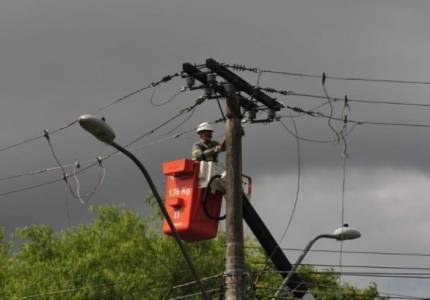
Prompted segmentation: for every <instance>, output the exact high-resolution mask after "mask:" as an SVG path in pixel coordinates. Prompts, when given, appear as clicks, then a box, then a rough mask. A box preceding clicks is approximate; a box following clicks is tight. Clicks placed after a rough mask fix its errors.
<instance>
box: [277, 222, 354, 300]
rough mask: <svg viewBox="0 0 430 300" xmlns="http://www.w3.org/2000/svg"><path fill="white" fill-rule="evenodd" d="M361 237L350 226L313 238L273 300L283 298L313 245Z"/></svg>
mask: <svg viewBox="0 0 430 300" xmlns="http://www.w3.org/2000/svg"><path fill="white" fill-rule="evenodd" d="M360 236H361V233H360V232H359V231H358V230H355V229H352V228H349V227H348V226H343V227H341V228H338V229H336V230H335V231H334V232H333V233H331V234H329V233H324V234H320V235H317V236H316V237H315V238H313V239H312V240H311V241H310V242H309V243H308V244H307V245H306V247H305V249H304V250H303V253H302V254H301V255H300V257H299V258H298V259H297V261H296V263H295V264H294V266H293V268H292V269H291V270H290V271H289V272H288V276H287V277H286V278H285V279H284V281H283V282H282V284H281V286H280V287H279V289H278V290H277V291H276V293H275V295H274V296H273V298H272V299H278V298H279V297H281V294H282V293H283V292H284V291H285V290H286V289H287V286H288V282H289V281H290V279H291V277H292V276H293V274H294V273H295V272H296V270H297V268H298V267H299V265H300V264H301V263H302V261H303V259H304V258H305V256H306V254H307V253H308V252H309V250H310V249H311V247H312V246H313V244H314V243H315V242H316V241H317V240H319V239H334V240H338V241H345V240H354V239H358V238H359V237H360Z"/></svg>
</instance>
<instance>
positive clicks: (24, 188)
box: [0, 103, 223, 197]
mask: <svg viewBox="0 0 430 300" xmlns="http://www.w3.org/2000/svg"><path fill="white" fill-rule="evenodd" d="M196 105H199V103H196V104H194V105H192V106H189V107H186V108H184V109H182V110H180V111H179V113H177V114H175V115H174V116H172V117H171V118H169V119H168V120H167V121H165V122H163V123H161V124H160V125H158V126H156V127H155V128H153V129H151V130H149V131H147V132H146V133H144V134H142V135H140V136H138V137H137V138H135V139H134V140H132V141H131V142H129V143H128V144H126V145H125V147H126V148H128V147H130V146H131V145H133V144H135V143H137V142H138V141H140V140H141V139H143V138H145V137H147V136H150V135H152V134H154V133H155V132H156V131H158V130H159V129H160V128H162V127H164V126H166V125H167V124H169V123H170V122H172V121H173V120H175V119H176V118H178V117H179V116H180V115H182V114H184V113H185V112H187V111H190V110H192V109H193V108H194V106H196ZM222 121H223V119H217V120H215V121H212V122H211V124H215V123H219V122H222ZM195 129H196V128H192V129H190V130H186V131H184V132H181V133H177V134H174V135H172V136H169V137H164V138H162V139H160V140H158V141H155V142H151V143H148V144H147V145H144V146H142V147H145V146H148V145H154V144H156V143H159V142H163V141H166V140H169V139H172V138H179V137H181V136H183V135H184V134H188V133H191V132H194V131H195ZM142 147H138V148H136V149H140V148H142ZM118 154H119V152H118V151H113V152H111V153H110V154H108V155H105V156H102V157H101V160H102V161H104V160H106V159H109V158H110V157H113V156H116V155H118ZM86 163H90V165H88V166H87V167H85V168H80V170H79V171H77V172H76V174H80V173H81V172H85V171H86V170H88V169H90V168H92V167H95V166H97V165H98V162H97V161H96V160H89V161H86ZM69 166H73V164H70V165H67V167H69ZM64 168H65V166H64V165H61V166H58V167H53V168H47V169H43V170H36V171H31V172H26V173H23V174H18V175H12V176H9V177H5V178H4V180H6V179H11V178H17V177H21V176H27V175H36V174H41V173H45V172H49V171H52V170H58V169H64ZM64 173H65V171H64V172H63V175H64ZM71 176H72V175H71V174H66V179H67V178H69V177H71ZM62 180H64V179H63V178H60V179H55V180H51V181H47V182H44V183H40V184H35V185H30V186H26V187H23V188H20V189H16V190H11V191H8V192H3V193H0V197H4V196H8V195H12V194H16V193H20V192H24V191H28V190H32V189H36V188H39V187H43V186H47V185H51V184H54V183H58V182H60V181H62Z"/></svg>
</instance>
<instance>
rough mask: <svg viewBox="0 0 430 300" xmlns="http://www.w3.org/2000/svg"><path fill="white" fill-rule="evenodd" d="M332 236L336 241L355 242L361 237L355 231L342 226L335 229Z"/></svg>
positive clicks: (358, 232)
mask: <svg viewBox="0 0 430 300" xmlns="http://www.w3.org/2000/svg"><path fill="white" fill-rule="evenodd" d="M333 236H334V237H335V238H336V240H338V241H345V240H355V239H358V238H359V237H361V233H360V231H358V230H356V229H352V228H349V227H348V226H343V227H341V228H338V229H336V230H335V231H334V232H333Z"/></svg>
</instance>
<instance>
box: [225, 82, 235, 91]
mask: <svg viewBox="0 0 430 300" xmlns="http://www.w3.org/2000/svg"><path fill="white" fill-rule="evenodd" d="M224 87H225V91H226V92H227V93H233V92H234V91H235V89H234V85H232V84H231V83H226V84H225V85H224Z"/></svg>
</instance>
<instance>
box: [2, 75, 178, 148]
mask: <svg viewBox="0 0 430 300" xmlns="http://www.w3.org/2000/svg"><path fill="white" fill-rule="evenodd" d="M177 76H180V73H175V74H172V75H166V76H164V77H163V78H162V79H160V80H159V81H156V82H152V83H150V84H149V85H147V86H145V87H143V88H139V89H137V90H135V91H133V92H130V93H128V94H126V95H124V96H122V97H120V98H118V99H116V100H115V101H113V102H111V103H109V104H107V105H105V106H102V107H100V108H98V109H97V110H95V112H94V113H98V112H101V111H103V110H106V109H107V108H109V107H111V106H113V105H115V104H117V103H119V102H122V101H124V100H126V99H128V98H130V97H132V96H134V95H137V94H139V93H141V92H143V91H145V90H147V89H149V88H152V87H156V86H158V85H159V84H161V83H164V82H167V81H170V80H171V79H173V78H175V77H177ZM77 122H78V120H74V121H72V122H70V123H67V124H66V125H64V126H62V127H60V128H57V129H54V130H52V131H50V135H51V136H52V135H54V134H56V133H58V132H60V131H63V130H64V129H66V128H69V127H71V126H72V125H74V124H76V123H77ZM44 137H45V135H44V134H41V135H37V136H34V137H31V138H27V139H24V140H21V141H19V142H16V143H14V144H11V145H8V146H4V147H1V148H0V152H3V151H7V150H9V149H12V148H15V147H18V146H21V145H24V144H27V143H30V142H33V141H36V140H38V139H41V138H44Z"/></svg>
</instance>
